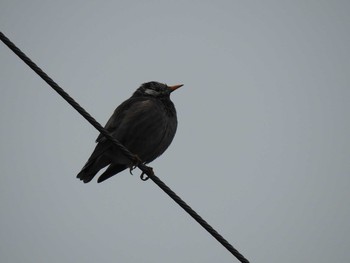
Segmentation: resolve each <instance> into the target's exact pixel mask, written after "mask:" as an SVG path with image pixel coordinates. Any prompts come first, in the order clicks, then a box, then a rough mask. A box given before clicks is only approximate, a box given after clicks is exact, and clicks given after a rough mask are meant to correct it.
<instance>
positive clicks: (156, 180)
mask: <svg viewBox="0 0 350 263" xmlns="http://www.w3.org/2000/svg"><path fill="white" fill-rule="evenodd" d="M0 39H1V41H2V42H4V44H5V45H6V46H8V47H9V48H10V49H11V50H12V51H13V52H14V53H15V54H16V55H17V56H18V57H19V58H20V59H22V60H23V61H24V63H26V64H27V65H28V66H29V67H30V68H31V69H32V70H34V71H35V72H36V73H37V74H38V75H39V76H40V77H41V78H42V79H43V80H44V81H45V82H46V83H47V84H49V86H51V87H52V88H53V89H54V90H55V91H56V92H57V93H58V94H60V95H61V97H63V99H65V100H66V101H67V102H68V103H69V104H70V105H71V106H72V107H73V108H74V109H76V110H77V111H78V112H79V113H80V114H81V115H82V116H83V117H84V118H85V119H86V120H87V121H88V122H89V123H90V124H91V125H92V126H94V127H95V128H96V129H97V130H98V131H99V132H100V133H101V134H103V135H104V136H105V137H106V138H107V139H109V140H111V141H112V142H113V143H114V144H115V145H116V146H117V147H119V148H120V149H121V150H122V152H123V153H124V154H125V155H126V156H127V157H128V158H130V160H132V161H133V162H134V164H135V166H137V167H138V168H139V169H140V170H141V171H142V173H143V174H146V175H147V176H148V177H149V178H151V179H152V180H153V182H154V183H156V184H157V185H158V186H159V187H160V188H161V189H162V190H163V191H164V192H165V193H166V194H167V195H169V196H170V197H171V198H172V199H173V200H174V201H175V202H176V203H177V204H178V205H180V206H181V207H182V208H183V209H184V210H185V211H186V212H187V213H188V214H189V215H190V216H191V217H192V218H193V219H194V220H196V221H197V222H198V223H199V224H200V225H201V226H202V227H204V229H206V230H207V231H208V232H209V233H210V234H211V235H212V236H213V237H214V238H215V239H216V240H217V241H219V242H220V243H221V244H222V245H223V246H224V247H225V248H226V249H227V250H228V251H230V252H231V253H232V254H233V255H234V256H235V257H236V258H237V259H238V260H239V261H240V262H242V263H243V262H244V263H249V261H248V260H247V259H246V258H245V257H244V256H243V255H242V254H240V253H239V252H238V251H237V250H236V249H235V248H234V247H233V246H232V245H231V244H230V243H229V242H228V241H227V240H226V239H225V238H223V237H222V236H221V235H220V234H219V233H218V232H216V231H215V229H214V228H212V227H211V226H210V225H209V224H208V223H207V222H206V221H205V220H204V219H203V218H202V217H201V216H200V215H198V214H197V213H196V212H195V211H194V210H193V209H192V208H191V207H190V206H189V205H187V204H186V203H185V202H184V201H183V200H182V199H181V198H180V197H179V196H178V195H177V194H175V193H174V192H173V191H172V190H171V189H170V188H169V187H168V186H167V185H166V184H165V183H164V182H163V181H161V180H160V179H159V178H158V177H157V176H156V175H155V174H154V172H153V169H152V168H151V167H148V166H146V165H144V164H143V163H142V161H141V160H139V159H138V158H137V156H136V155H134V154H132V153H131V152H130V151H129V150H128V149H127V148H126V147H125V146H124V145H122V144H121V143H120V142H119V141H118V140H116V139H115V138H114V137H112V136H111V135H110V134H109V133H108V132H107V131H106V130H105V129H104V128H103V127H102V126H101V124H99V123H98V122H97V121H96V120H95V119H94V118H93V117H92V116H91V115H90V114H89V113H88V112H87V111H86V110H84V109H83V108H82V107H81V106H80V105H79V104H78V103H77V102H76V101H75V100H74V99H73V98H72V97H70V96H69V95H68V93H66V92H65V91H64V90H63V89H62V88H61V87H60V86H59V85H58V84H57V83H56V82H54V81H53V80H52V79H51V78H50V77H49V76H48V75H47V74H46V73H45V72H44V71H42V69H41V68H39V67H38V66H37V65H36V64H35V63H34V62H33V61H32V60H31V59H30V58H28V57H27V56H26V55H25V54H24V53H23V52H22V51H21V50H20V49H19V48H18V47H17V46H16V45H15V44H14V43H12V42H11V41H10V40H9V39H8V38H7V37H6V36H5V35H4V34H3V33H2V32H0Z"/></svg>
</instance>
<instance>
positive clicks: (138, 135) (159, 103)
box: [77, 81, 183, 183]
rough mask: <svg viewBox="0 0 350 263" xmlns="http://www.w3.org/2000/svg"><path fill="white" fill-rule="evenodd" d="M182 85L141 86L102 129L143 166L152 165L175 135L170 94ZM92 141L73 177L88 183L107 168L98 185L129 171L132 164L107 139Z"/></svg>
mask: <svg viewBox="0 0 350 263" xmlns="http://www.w3.org/2000/svg"><path fill="white" fill-rule="evenodd" d="M182 86H183V85H175V86H167V85H166V84H162V83H159V82H155V81H152V82H147V83H144V84H142V85H141V86H140V87H139V88H138V89H137V90H136V91H135V92H134V94H133V95H132V96H131V97H130V98H129V99H128V100H126V101H124V102H123V103H122V104H120V105H119V106H118V107H117V108H116V110H115V111H114V113H113V115H112V116H111V117H110V119H109V120H108V122H107V124H106V126H105V128H106V130H107V131H108V132H109V133H110V134H111V135H112V136H113V137H114V138H116V139H117V140H118V141H119V142H121V143H122V144H123V145H124V146H125V147H126V148H127V149H129V150H130V152H132V153H133V154H136V155H137V156H138V158H139V159H140V160H142V162H143V163H145V164H146V163H150V162H152V161H153V160H154V159H156V158H157V157H158V156H160V155H161V154H162V153H164V151H165V150H166V149H167V148H168V147H169V145H170V144H171V142H172V140H173V138H174V136H175V132H176V128H177V116H176V110H175V106H174V104H173V102H172V101H171V100H170V94H171V92H173V91H174V90H176V89H178V88H180V87H182ZM96 142H97V145H96V148H95V150H94V151H93V153H92V154H91V156H90V158H89V160H88V161H87V162H86V164H85V165H84V167H83V169H82V170H81V171H80V173H79V174H78V175H77V178H79V179H80V180H82V181H83V182H84V183H88V182H90V181H91V180H92V179H93V178H94V176H95V175H96V174H97V173H98V172H99V171H100V170H101V169H102V168H104V167H106V166H108V168H107V169H106V171H105V172H104V173H103V174H102V175H101V176H100V177H99V178H98V180H97V182H98V183H100V182H103V181H104V180H106V179H108V178H110V177H111V176H113V175H115V174H117V173H119V172H121V171H123V170H125V169H127V168H130V169H132V167H133V165H134V164H133V163H132V161H131V160H130V159H129V158H128V157H126V156H125V155H124V154H123V153H122V152H121V150H119V149H118V148H117V146H115V145H114V144H113V143H112V142H111V141H110V140H108V139H106V138H105V137H104V136H103V135H101V134H100V135H99V136H98V137H97V139H96ZM130 171H131V170H130Z"/></svg>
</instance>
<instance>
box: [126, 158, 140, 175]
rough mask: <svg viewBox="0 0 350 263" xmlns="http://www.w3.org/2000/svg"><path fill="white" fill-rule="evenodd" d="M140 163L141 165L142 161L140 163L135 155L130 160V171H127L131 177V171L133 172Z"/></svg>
mask: <svg viewBox="0 0 350 263" xmlns="http://www.w3.org/2000/svg"><path fill="white" fill-rule="evenodd" d="M141 163H142V161H141V159H140V157H138V156H137V155H136V154H135V155H134V159H133V160H132V164H131V166H130V169H129V172H130V174H131V175H133V174H132V171H133V170H134V169H136V168H137V166H138V165H139V164H141Z"/></svg>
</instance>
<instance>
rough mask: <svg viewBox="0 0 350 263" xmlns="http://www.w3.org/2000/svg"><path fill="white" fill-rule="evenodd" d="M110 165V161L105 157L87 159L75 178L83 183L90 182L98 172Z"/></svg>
mask: <svg viewBox="0 0 350 263" xmlns="http://www.w3.org/2000/svg"><path fill="white" fill-rule="evenodd" d="M108 164H110V160H109V159H108V158H106V157H105V156H99V157H97V158H96V159H93V160H91V159H89V160H88V161H87V163H86V164H85V165H84V167H83V169H81V171H80V173H78V175H77V178H79V179H80V180H81V181H83V182H84V183H88V182H90V181H91V180H92V179H93V178H94V176H95V175H96V174H97V173H98V171H99V170H101V169H102V168H104V167H106V166H107V165H108Z"/></svg>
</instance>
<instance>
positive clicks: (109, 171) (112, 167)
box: [97, 164, 127, 183]
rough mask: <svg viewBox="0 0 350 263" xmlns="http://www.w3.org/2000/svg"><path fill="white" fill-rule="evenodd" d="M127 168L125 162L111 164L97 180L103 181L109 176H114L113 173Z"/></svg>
mask: <svg viewBox="0 0 350 263" xmlns="http://www.w3.org/2000/svg"><path fill="white" fill-rule="evenodd" d="M126 168H127V166H126V165H124V164H111V165H110V166H109V167H108V168H107V170H106V171H105V172H104V173H103V174H101V176H100V177H99V178H98V180H97V182H98V183H101V182H103V181H104V180H107V179H108V178H110V177H112V176H113V175H115V174H117V173H119V172H121V171H123V170H125V169H126Z"/></svg>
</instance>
